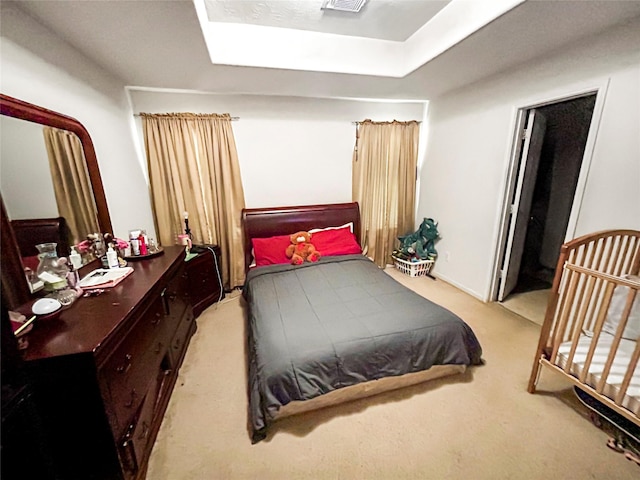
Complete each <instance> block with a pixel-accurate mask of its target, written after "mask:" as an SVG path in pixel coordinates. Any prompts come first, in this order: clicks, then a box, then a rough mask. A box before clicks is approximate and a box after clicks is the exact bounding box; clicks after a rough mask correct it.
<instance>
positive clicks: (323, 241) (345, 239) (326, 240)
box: [311, 226, 362, 256]
mask: <svg viewBox="0 0 640 480" xmlns="http://www.w3.org/2000/svg"><path fill="white" fill-rule="evenodd" d="M311 243H313V245H314V246H315V247H316V250H318V251H319V252H320V254H321V255H323V256H330V255H350V254H357V253H362V249H361V248H360V245H358V241H357V240H356V236H355V235H354V234H353V233H351V230H350V229H349V227H348V226H347V227H344V228H336V229H332V230H322V231H320V232H316V233H314V234H313V235H311Z"/></svg>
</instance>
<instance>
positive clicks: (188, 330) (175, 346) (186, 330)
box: [169, 309, 196, 368]
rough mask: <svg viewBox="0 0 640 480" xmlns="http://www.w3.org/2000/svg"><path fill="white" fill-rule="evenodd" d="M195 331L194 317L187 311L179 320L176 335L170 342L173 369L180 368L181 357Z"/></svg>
mask: <svg viewBox="0 0 640 480" xmlns="http://www.w3.org/2000/svg"><path fill="white" fill-rule="evenodd" d="M195 330H196V321H195V316H194V315H193V311H192V310H191V309H189V310H188V311H187V312H185V314H184V315H183V317H182V318H181V319H180V323H179V324H178V328H177V330H176V333H175V335H174V336H173V339H172V341H171V348H170V350H169V351H170V355H171V364H172V365H173V367H174V368H179V367H180V364H181V363H182V357H183V356H184V354H185V351H186V346H187V344H188V343H189V340H190V339H191V336H192V335H193V333H194V332H195Z"/></svg>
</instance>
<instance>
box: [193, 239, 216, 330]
mask: <svg viewBox="0 0 640 480" xmlns="http://www.w3.org/2000/svg"><path fill="white" fill-rule="evenodd" d="M208 247H209V248H210V249H211V250H210V249H209V248H204V249H203V251H201V252H200V253H198V255H197V256H196V257H195V258H192V259H191V260H189V261H188V262H187V274H188V275H187V279H188V285H189V290H190V300H191V305H192V306H193V312H194V314H195V316H196V318H197V317H198V316H199V315H200V313H202V311H203V310H204V309H206V308H207V307H208V306H210V305H212V304H214V303H215V302H218V301H220V300H222V299H223V298H224V291H223V288H222V285H221V278H220V271H221V261H222V260H221V258H220V255H221V252H220V247H218V246H217V245H209V246H208ZM214 253H215V256H214Z"/></svg>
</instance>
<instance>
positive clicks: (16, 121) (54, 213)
mask: <svg viewBox="0 0 640 480" xmlns="http://www.w3.org/2000/svg"><path fill="white" fill-rule="evenodd" d="M0 113H2V115H3V116H5V117H11V118H3V119H2V121H3V126H6V125H10V127H9V128H11V129H12V130H13V129H15V131H16V132H22V133H21V135H24V136H25V138H24V142H25V143H24V145H23V152H24V153H25V156H26V155H27V154H28V155H29V156H32V157H33V156H43V155H40V154H37V153H34V152H37V151H38V150H39V151H40V152H41V153H42V152H43V151H44V152H45V155H44V157H45V160H42V163H41V164H40V165H38V166H33V167H30V168H31V169H34V170H36V172H35V173H34V172H31V171H30V172H29V173H28V174H25V175H22V176H20V173H19V171H17V173H16V171H14V172H11V170H9V171H8V172H9V174H10V175H14V177H16V176H17V178H18V177H21V178H20V180H24V179H25V178H26V179H27V180H29V179H30V178H33V179H34V181H36V180H35V179H36V178H40V180H38V182H39V183H38V185H39V186H38V188H37V189H35V191H34V189H33V188H29V185H28V184H24V183H23V184H22V185H21V186H18V181H17V180H16V184H15V185H13V186H15V187H17V188H15V190H17V191H18V193H16V192H15V191H13V192H7V194H8V196H7V198H9V194H10V196H11V200H10V201H11V205H10V206H9V203H8V202H7V201H5V200H4V198H3V201H2V209H1V213H2V224H1V228H2V230H1V231H0V234H1V236H2V297H3V299H2V300H3V302H7V305H8V306H9V308H15V307H16V306H18V305H20V304H22V303H25V302H26V301H28V300H29V299H30V298H31V294H30V291H29V287H28V285H27V281H26V278H25V276H24V270H23V264H22V261H21V258H20V250H19V248H18V243H17V240H16V235H15V232H14V231H13V229H12V227H11V220H18V218H17V217H20V216H22V213H15V214H13V215H12V213H13V212H24V211H30V213H29V217H30V218H34V217H35V218H38V217H39V218H53V217H58V216H63V215H61V213H62V212H60V211H59V210H58V208H57V204H56V200H55V196H52V193H53V189H54V188H53V186H54V185H56V184H59V183H60V181H59V179H58V180H56V181H52V180H50V178H51V175H52V174H55V170H51V169H50V167H49V165H48V160H47V159H46V158H47V155H46V153H47V152H46V150H47V148H48V149H49V150H50V151H51V150H52V149H53V150H55V149H56V148H58V147H56V145H59V143H68V144H70V145H72V146H73V147H72V150H74V151H76V155H75V158H76V159H77V160H78V161H77V162H76V168H77V169H78V170H81V171H82V174H83V175H84V174H86V175H88V182H86V183H87V187H86V188H85V191H86V192H88V195H85V196H89V197H91V198H89V199H88V200H85V201H84V202H81V201H80V200H79V199H78V198H77V197H76V198H70V197H68V198H67V199H66V201H65V200H62V206H61V209H64V208H65V204H70V205H71V206H74V207H75V208H77V206H78V205H79V204H85V205H87V207H86V208H88V209H89V210H90V211H89V213H88V216H89V217H93V218H94V223H93V225H95V221H96V219H97V228H99V232H100V233H106V232H109V233H111V232H112V227H111V220H110V217H109V211H108V208H107V203H106V198H105V195H104V189H103V186H102V180H101V178H100V171H99V168H98V162H97V159H96V154H95V150H94V148H93V142H92V141H91V137H90V136H89V133H88V132H87V130H86V129H85V128H84V126H83V125H82V124H81V123H80V122H78V121H77V120H76V119H74V118H71V117H67V116H65V115H62V114H60V113H57V112H53V111H51V110H47V109H44V108H42V107H39V106H37V105H33V104H29V103H26V102H23V101H21V100H17V99H15V98H12V97H9V96H6V95H2V94H0ZM46 127H52V128H46ZM43 129H45V130H46V131H47V132H46V133H47V135H49V136H53V137H54V139H53V142H54V143H51V142H50V141H49V144H48V146H47V147H46V148H45V147H44V144H45V135H44V134H43ZM28 132H31V133H28ZM34 132H36V133H34ZM38 135H39V138H40V140H38V144H37V145H35V143H36V140H35V138H37V136H38ZM16 136H17V134H16ZM56 139H57V140H56ZM60 139H62V140H60ZM56 142H57V143H56ZM52 145H53V147H52ZM7 148H8V147H7ZM16 151H17V152H18V153H19V152H20V147H13V153H12V154H15V153H16ZM2 153H3V155H4V154H5V146H4V145H3V151H2ZM50 156H51V153H49V157H50ZM72 157H73V156H72ZM72 157H64V156H63V157H62V158H64V159H65V160H63V163H64V162H71V160H69V158H72ZM43 164H44V165H43ZM78 165H79V166H78ZM62 168H66V166H65V165H62ZM47 172H48V173H49V183H48V184H47V183H46V182H47V179H45V178H42V177H44V176H46V175H45V174H46V173H47ZM4 175H5V167H4V165H3V176H4ZM40 182H44V183H40ZM3 184H5V182H4V181H3ZM42 185H48V186H42ZM13 186H12V187H13ZM61 190H62V192H63V194H64V190H65V189H61ZM67 190H68V189H67ZM3 193H4V192H3ZM21 196H22V198H21ZM34 198H35V200H36V203H39V207H38V208H41V210H38V213H37V214H36V213H35V210H33V209H31V210H28V209H29V208H31V207H29V202H30V201H32V200H33V199H34ZM60 201H61V200H60V198H59V199H58V203H60ZM31 203H32V204H33V202H31ZM33 208H35V207H33ZM21 209H22V210H21ZM68 215H70V214H68ZM14 217H15V218H14ZM70 223H71V222H70ZM74 225H75V223H74ZM84 228H88V227H83V226H77V227H75V228H73V227H72V228H70V233H71V235H70V237H71V238H75V237H78V236H79V235H86V234H87V233H91V232H89V231H87V232H83V233H80V232H79V230H82V229H84ZM74 229H75V230H76V232H74V231H73V230H74ZM67 247H68V246H67Z"/></svg>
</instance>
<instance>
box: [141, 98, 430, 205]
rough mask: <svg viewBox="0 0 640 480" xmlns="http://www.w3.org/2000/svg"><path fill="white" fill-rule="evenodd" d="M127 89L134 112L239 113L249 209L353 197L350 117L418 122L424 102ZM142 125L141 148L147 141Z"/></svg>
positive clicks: (236, 132)
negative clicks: (143, 135) (143, 136)
mask: <svg viewBox="0 0 640 480" xmlns="http://www.w3.org/2000/svg"><path fill="white" fill-rule="evenodd" d="M130 94H131V99H132V104H133V108H134V111H135V112H136V113H140V112H146V113H167V112H193V113H229V114H230V115H231V116H233V117H236V116H237V117H239V120H238V121H234V122H233V134H234V138H235V140H236V148H237V150H238V160H239V162H240V170H241V174H242V183H243V188H244V195H245V202H246V206H247V207H248V208H253V207H268V206H277V205H306V204H316V203H334V202H350V201H351V198H352V197H351V158H352V153H353V146H354V141H355V125H353V124H352V122H353V121H357V120H364V119H366V118H370V119H372V120H378V121H386V120H393V119H396V120H421V119H422V116H423V111H424V107H425V104H424V103H419V102H411V103H397V102H393V103H389V102H380V101H378V102H374V101H355V100H327V99H311V98H297V97H275V96H273V97H267V96H251V95H212V94H193V93H192V94H189V93H171V92H158V91H144V90H131V91H130ZM138 124H141V122H140V119H139V118H138ZM140 130H141V129H140V128H139V129H138V135H139V136H140V145H144V141H143V139H142V133H141V131H140ZM142 155H144V154H142Z"/></svg>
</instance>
